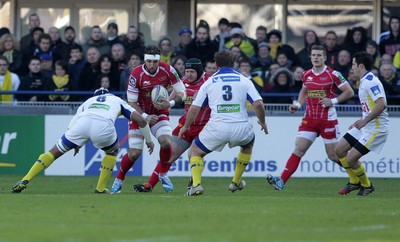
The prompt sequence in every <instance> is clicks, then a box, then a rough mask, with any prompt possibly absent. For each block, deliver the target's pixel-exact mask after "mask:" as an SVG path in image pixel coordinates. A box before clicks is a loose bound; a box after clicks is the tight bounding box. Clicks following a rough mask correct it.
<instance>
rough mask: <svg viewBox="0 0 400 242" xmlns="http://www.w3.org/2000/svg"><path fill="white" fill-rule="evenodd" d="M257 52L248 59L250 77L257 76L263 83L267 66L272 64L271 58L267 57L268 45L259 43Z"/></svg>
mask: <svg viewBox="0 0 400 242" xmlns="http://www.w3.org/2000/svg"><path fill="white" fill-rule="evenodd" d="M257 49H258V52H257V54H255V55H253V56H252V57H251V58H250V63H251V67H252V72H251V73H252V75H257V76H258V77H260V78H261V79H262V80H263V82H266V81H267V78H268V70H269V66H270V65H271V64H272V63H273V60H272V57H271V56H270V55H269V51H270V48H269V45H268V44H267V43H266V42H261V43H260V44H259V45H258V46H257Z"/></svg>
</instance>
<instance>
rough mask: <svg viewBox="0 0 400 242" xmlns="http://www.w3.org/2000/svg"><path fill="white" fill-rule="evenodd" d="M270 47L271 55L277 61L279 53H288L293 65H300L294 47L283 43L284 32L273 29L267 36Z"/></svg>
mask: <svg viewBox="0 0 400 242" xmlns="http://www.w3.org/2000/svg"><path fill="white" fill-rule="evenodd" d="M267 39H268V45H269V47H270V55H271V57H272V59H273V60H274V61H275V60H276V57H277V55H278V52H284V53H286V56H287V57H288V58H289V59H290V60H291V61H292V64H293V65H294V66H295V65H298V63H299V61H298V59H297V56H296V54H295V52H294V49H293V47H292V46H290V45H287V44H284V43H282V32H281V31H279V30H277V29H273V30H271V31H269V32H268V34H267Z"/></svg>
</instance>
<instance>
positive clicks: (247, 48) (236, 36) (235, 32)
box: [225, 28, 255, 58]
mask: <svg viewBox="0 0 400 242" xmlns="http://www.w3.org/2000/svg"><path fill="white" fill-rule="evenodd" d="M229 34H230V37H231V40H229V41H228V42H227V43H226V44H225V47H226V48H227V49H230V48H231V47H232V46H234V45H235V46H238V47H239V48H240V49H241V50H242V51H243V53H244V54H245V55H246V56H247V58H250V57H251V56H253V55H254V54H255V51H254V47H253V45H252V44H251V43H250V41H249V39H248V38H247V37H246V36H245V34H244V33H243V29H242V28H233V29H231V31H230V32H229Z"/></svg>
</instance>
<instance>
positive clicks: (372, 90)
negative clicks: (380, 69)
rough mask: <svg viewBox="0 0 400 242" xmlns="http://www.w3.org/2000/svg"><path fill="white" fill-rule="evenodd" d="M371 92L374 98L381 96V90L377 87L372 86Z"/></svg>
mask: <svg viewBox="0 0 400 242" xmlns="http://www.w3.org/2000/svg"><path fill="white" fill-rule="evenodd" d="M371 92H372V93H373V94H374V95H375V96H376V95H378V94H381V89H380V88H379V86H373V87H371Z"/></svg>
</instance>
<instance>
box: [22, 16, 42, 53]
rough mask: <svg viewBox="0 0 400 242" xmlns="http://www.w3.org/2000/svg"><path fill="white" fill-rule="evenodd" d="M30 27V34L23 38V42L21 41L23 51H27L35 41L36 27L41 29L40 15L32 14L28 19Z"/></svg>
mask: <svg viewBox="0 0 400 242" xmlns="http://www.w3.org/2000/svg"><path fill="white" fill-rule="evenodd" d="M28 27H29V33H28V34H26V35H24V36H22V38H21V40H20V46H21V49H25V48H27V47H28V46H29V45H30V44H31V42H32V39H33V30H34V29H35V28H36V27H40V18H39V15H37V14H36V13H32V14H30V15H29V17H28Z"/></svg>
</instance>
